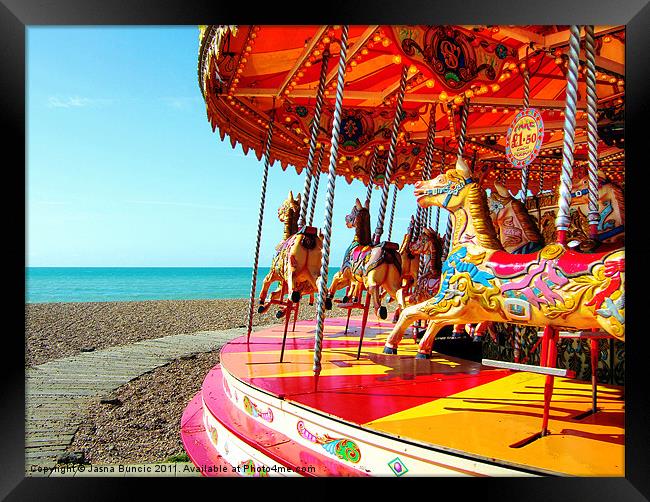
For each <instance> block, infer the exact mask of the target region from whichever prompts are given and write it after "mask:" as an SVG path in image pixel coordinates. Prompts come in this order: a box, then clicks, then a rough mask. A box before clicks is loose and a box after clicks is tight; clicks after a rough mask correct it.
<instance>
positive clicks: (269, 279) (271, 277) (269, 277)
mask: <svg viewBox="0 0 650 502" xmlns="http://www.w3.org/2000/svg"><path fill="white" fill-rule="evenodd" d="M277 280H278V279H277V278H276V277H275V273H274V272H273V271H271V272H269V273H268V274H266V277H265V278H264V281H263V282H262V290H261V291H260V305H259V307H257V313H258V314H263V313H264V312H266V311H267V310H268V309H269V306H270V304H269V305H264V302H266V295H267V294H268V292H269V287H270V286H271V284H272V283H273V282H275V281H277Z"/></svg>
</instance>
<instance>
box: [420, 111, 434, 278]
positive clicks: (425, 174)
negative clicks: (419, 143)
mask: <svg viewBox="0 0 650 502" xmlns="http://www.w3.org/2000/svg"><path fill="white" fill-rule="evenodd" d="M435 139H436V105H435V104H434V105H432V106H431V112H430V114H429V130H428V131H427V146H426V150H425V154H424V169H423V170H422V181H426V180H428V179H429V177H430V176H431V168H432V165H433V151H434V144H435ZM418 211H419V220H417V219H416V224H417V222H418V221H419V228H418V232H417V235H418V236H419V235H421V234H422V230H423V229H424V228H425V227H428V226H429V222H428V219H429V217H430V216H431V213H430V212H428V211H425V210H424V208H422V207H420V206H418ZM424 261H425V260H424V259H423V258H422V256H420V262H419V263H418V277H422V274H424V267H425V265H424Z"/></svg>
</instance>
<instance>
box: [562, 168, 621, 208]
mask: <svg viewBox="0 0 650 502" xmlns="http://www.w3.org/2000/svg"><path fill="white" fill-rule="evenodd" d="M610 184H611V182H610V180H609V179H608V178H607V176H606V175H605V173H604V172H602V171H601V170H600V169H599V170H598V197H599V198H601V197H602V195H603V192H604V190H605V187H606V186H607V185H610ZM558 190H559V187H558ZM558 193H559V192H558ZM587 204H589V175H587V176H583V177H582V178H580V179H579V180H578V181H574V182H573V186H572V187H571V205H572V206H583V205H584V206H586V205H587Z"/></svg>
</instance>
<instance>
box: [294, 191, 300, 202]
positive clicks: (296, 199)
mask: <svg viewBox="0 0 650 502" xmlns="http://www.w3.org/2000/svg"><path fill="white" fill-rule="evenodd" d="M301 195H302V194H300V193H299V194H298V197H296V198H295V199H294V202H300V197H301Z"/></svg>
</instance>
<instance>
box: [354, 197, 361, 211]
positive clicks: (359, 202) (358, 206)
mask: <svg viewBox="0 0 650 502" xmlns="http://www.w3.org/2000/svg"><path fill="white" fill-rule="evenodd" d="M354 207H356V208H357V209H361V201H360V200H359V198H358V197H357V200H356V201H355V202H354Z"/></svg>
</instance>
